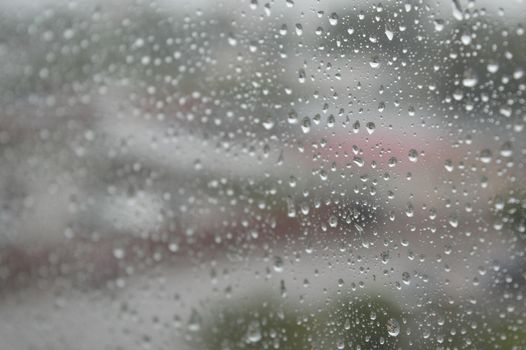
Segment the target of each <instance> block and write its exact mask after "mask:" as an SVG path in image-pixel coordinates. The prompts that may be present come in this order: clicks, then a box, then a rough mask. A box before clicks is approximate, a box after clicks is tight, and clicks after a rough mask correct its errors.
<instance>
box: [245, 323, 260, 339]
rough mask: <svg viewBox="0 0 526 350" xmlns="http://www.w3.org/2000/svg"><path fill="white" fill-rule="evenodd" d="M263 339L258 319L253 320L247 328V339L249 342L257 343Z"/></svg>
mask: <svg viewBox="0 0 526 350" xmlns="http://www.w3.org/2000/svg"><path fill="white" fill-rule="evenodd" d="M260 340H261V326H260V325H259V322H258V321H252V322H250V324H249V325H248V329H247V341H248V342H249V343H257V342H259V341H260Z"/></svg>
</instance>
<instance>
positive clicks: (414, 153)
mask: <svg viewBox="0 0 526 350" xmlns="http://www.w3.org/2000/svg"><path fill="white" fill-rule="evenodd" d="M408 157H409V160H410V161H411V162H413V163H415V162H416V161H417V160H418V151H417V150H416V149H414V148H412V149H410V150H409V153H408Z"/></svg>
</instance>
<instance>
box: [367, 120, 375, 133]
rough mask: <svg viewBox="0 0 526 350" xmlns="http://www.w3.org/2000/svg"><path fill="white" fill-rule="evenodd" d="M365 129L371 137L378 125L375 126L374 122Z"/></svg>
mask: <svg viewBox="0 0 526 350" xmlns="http://www.w3.org/2000/svg"><path fill="white" fill-rule="evenodd" d="M365 128H366V129H367V132H368V133H369V135H371V134H372V133H373V132H374V130H375V129H376V125H374V123H373V122H369V123H367V124H366V125H365Z"/></svg>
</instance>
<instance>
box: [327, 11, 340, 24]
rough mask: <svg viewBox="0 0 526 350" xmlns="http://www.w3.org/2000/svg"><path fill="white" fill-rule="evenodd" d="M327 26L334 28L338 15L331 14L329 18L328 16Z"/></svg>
mask: <svg viewBox="0 0 526 350" xmlns="http://www.w3.org/2000/svg"><path fill="white" fill-rule="evenodd" d="M329 24H330V25H331V26H335V25H337V24H338V14H337V13H336V12H333V13H332V14H331V15H330V16H329Z"/></svg>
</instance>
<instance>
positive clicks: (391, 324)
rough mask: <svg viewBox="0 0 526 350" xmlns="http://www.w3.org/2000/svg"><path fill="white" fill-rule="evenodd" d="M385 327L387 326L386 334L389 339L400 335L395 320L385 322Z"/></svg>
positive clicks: (398, 325) (398, 324)
mask: <svg viewBox="0 0 526 350" xmlns="http://www.w3.org/2000/svg"><path fill="white" fill-rule="evenodd" d="M386 326H387V333H388V334H389V335H390V336H391V337H396V336H398V334H400V323H398V321H397V320H395V319H394V318H390V319H389V320H388V321H387V324H386Z"/></svg>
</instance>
